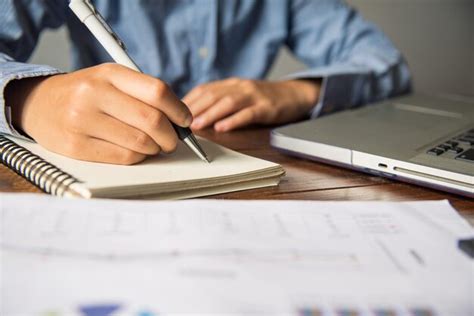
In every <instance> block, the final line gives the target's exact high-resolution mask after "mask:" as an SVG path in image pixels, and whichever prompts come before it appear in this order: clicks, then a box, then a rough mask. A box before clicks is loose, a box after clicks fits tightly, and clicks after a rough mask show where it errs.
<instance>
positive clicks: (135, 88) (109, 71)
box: [102, 64, 192, 127]
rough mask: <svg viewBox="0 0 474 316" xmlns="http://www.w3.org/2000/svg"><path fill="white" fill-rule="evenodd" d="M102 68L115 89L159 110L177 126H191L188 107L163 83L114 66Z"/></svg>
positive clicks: (125, 68)
mask: <svg viewBox="0 0 474 316" xmlns="http://www.w3.org/2000/svg"><path fill="white" fill-rule="evenodd" d="M102 67H103V68H104V70H103V72H105V73H106V75H107V78H110V82H111V83H112V84H113V85H114V86H115V87H116V88H117V89H119V90H121V91H122V92H124V93H125V94H128V95H130V96H132V97H134V98H135V99H138V100H140V101H141V102H143V103H146V104H149V105H150V106H152V107H154V108H156V109H158V110H160V111H161V112H163V113H164V114H165V115H166V116H167V117H168V118H169V119H170V120H171V121H172V122H174V123H176V124H178V125H179V126H182V127H188V126H190V125H191V122H192V114H191V112H190V111H189V109H188V107H187V106H186V105H185V104H184V103H183V102H181V100H179V98H178V97H177V96H176V95H175V94H174V93H173V91H172V90H171V88H170V87H169V86H168V85H167V84H166V83H164V82H163V81H161V80H159V79H156V78H154V77H151V76H148V75H145V74H142V73H139V72H136V71H133V70H131V69H129V68H127V67H123V66H120V65H116V64H111V65H106V67H104V66H102Z"/></svg>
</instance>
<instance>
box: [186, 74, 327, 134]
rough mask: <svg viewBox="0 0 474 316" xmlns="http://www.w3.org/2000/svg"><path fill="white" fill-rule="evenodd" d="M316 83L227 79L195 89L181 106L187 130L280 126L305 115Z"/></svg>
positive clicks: (316, 91) (313, 101) (316, 90)
mask: <svg viewBox="0 0 474 316" xmlns="http://www.w3.org/2000/svg"><path fill="white" fill-rule="evenodd" d="M319 91H320V81H319V80H291V81H277V82H271V81H256V80H246V79H240V78H230V79H226V80H222V81H215V82H211V83H206V84H203V85H200V86H197V87H196V88H194V89H193V90H192V91H190V92H189V93H188V94H187V95H186V96H185V97H184V98H183V102H184V103H185V104H186V105H188V107H189V109H190V110H191V112H192V114H193V116H194V121H193V124H192V125H191V128H193V129H196V130H200V129H204V128H206V127H208V126H213V127H214V129H215V130H216V131H218V132H226V131H230V130H233V129H237V128H240V127H244V126H247V125H251V124H264V125H270V124H280V123H286V122H291V121H294V120H298V119H301V118H303V117H304V116H305V115H308V114H309V112H310V110H311V109H312V107H314V106H315V105H316V103H317V101H318V98H319Z"/></svg>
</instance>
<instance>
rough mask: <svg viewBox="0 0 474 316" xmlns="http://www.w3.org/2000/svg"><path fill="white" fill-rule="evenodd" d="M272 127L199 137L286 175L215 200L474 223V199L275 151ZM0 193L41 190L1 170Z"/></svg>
mask: <svg viewBox="0 0 474 316" xmlns="http://www.w3.org/2000/svg"><path fill="white" fill-rule="evenodd" d="M269 133H270V129H269V128H251V129H246V130H240V131H235V132H230V133H225V134H220V133H215V132H214V131H212V130H207V131H204V132H201V133H199V135H200V136H203V137H205V138H208V139H210V140H212V141H214V142H216V143H219V144H221V145H224V146H226V147H228V148H231V149H234V150H237V151H240V152H242V153H245V154H248V155H251V156H254V157H258V158H263V159H266V160H270V161H273V162H276V163H279V164H281V165H282V166H283V167H284V168H285V170H286V175H285V177H284V178H283V179H282V181H281V183H280V185H279V186H278V187H273V188H263V189H257V190H249V191H242V192H235V193H228V194H221V195H216V196H213V197H212V198H217V199H272V200H273V199H287V200H324V201H352V200H354V201H355V200H357V201H373V200H378V201H417V200H442V199H447V200H449V201H450V203H451V204H452V205H453V206H454V207H455V208H456V209H457V210H458V211H459V212H460V213H461V214H462V215H463V216H464V217H465V218H467V219H468V220H469V221H470V222H471V223H473V224H474V200H473V199H469V198H464V197H462V196H457V195H453V194H449V193H444V192H441V191H436V190H432V189H427V188H423V187H418V186H415V185H411V184H406V183H401V182H395V181H393V180H389V179H385V178H380V177H376V176H372V175H368V174H364V173H359V172H356V171H351V170H346V169H343V168H339V167H334V166H330V165H326V164H322V163H316V162H312V161H308V160H303V159H296V158H293V157H290V156H287V155H284V154H281V153H279V152H278V151H276V150H274V149H272V148H271V147H270V145H269ZM0 192H37V193H41V191H40V190H39V189H38V188H36V187H35V186H33V185H32V184H30V183H29V182H28V181H26V180H25V179H23V178H22V177H20V176H18V175H17V174H16V173H14V172H13V171H11V170H9V169H8V168H6V167H5V166H3V165H1V166H0Z"/></svg>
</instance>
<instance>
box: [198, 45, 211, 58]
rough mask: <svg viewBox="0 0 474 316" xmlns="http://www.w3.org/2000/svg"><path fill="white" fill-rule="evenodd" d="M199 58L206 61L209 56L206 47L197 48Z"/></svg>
mask: <svg viewBox="0 0 474 316" xmlns="http://www.w3.org/2000/svg"><path fill="white" fill-rule="evenodd" d="M199 56H200V57H201V58H202V59H206V58H207V56H209V49H207V47H205V46H202V47H200V48H199Z"/></svg>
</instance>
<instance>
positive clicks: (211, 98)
mask: <svg viewBox="0 0 474 316" xmlns="http://www.w3.org/2000/svg"><path fill="white" fill-rule="evenodd" d="M201 89H205V88H204V87H202V88H201ZM211 89H212V88H211ZM226 92H227V91H225V90H224V89H219V88H216V87H214V89H212V90H206V92H204V93H200V94H196V97H195V99H194V101H193V102H189V103H186V104H187V105H188V106H189V110H190V111H191V113H192V114H193V117H194V118H197V117H199V116H200V115H201V114H202V113H203V112H204V111H206V110H207V109H208V108H209V107H211V106H213V105H215V104H216V103H217V102H218V101H219V100H220V99H221V98H222V97H223V96H224V95H225V94H226Z"/></svg>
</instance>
